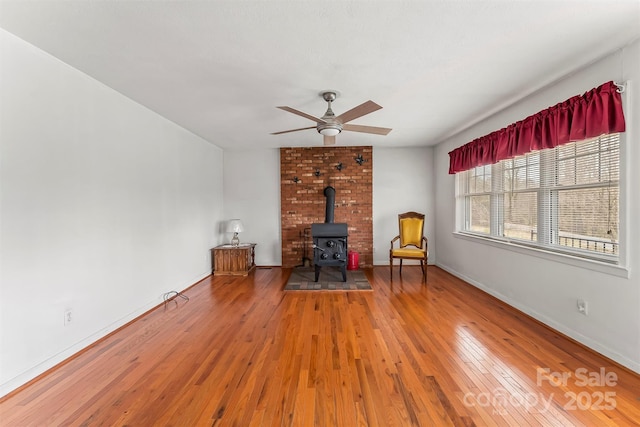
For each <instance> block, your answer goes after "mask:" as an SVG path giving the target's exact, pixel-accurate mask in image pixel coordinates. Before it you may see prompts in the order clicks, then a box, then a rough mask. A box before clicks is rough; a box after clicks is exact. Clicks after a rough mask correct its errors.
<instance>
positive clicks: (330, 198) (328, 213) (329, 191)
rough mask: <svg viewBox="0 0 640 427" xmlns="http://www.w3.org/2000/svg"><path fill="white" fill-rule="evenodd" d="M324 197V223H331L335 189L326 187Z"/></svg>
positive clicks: (334, 203)
mask: <svg viewBox="0 0 640 427" xmlns="http://www.w3.org/2000/svg"><path fill="white" fill-rule="evenodd" d="M324 197H326V198H327V205H326V207H325V214H324V222H325V223H332V222H333V211H334V208H335V205H336V189H335V188H333V187H331V186H328V187H326V188H325V189H324Z"/></svg>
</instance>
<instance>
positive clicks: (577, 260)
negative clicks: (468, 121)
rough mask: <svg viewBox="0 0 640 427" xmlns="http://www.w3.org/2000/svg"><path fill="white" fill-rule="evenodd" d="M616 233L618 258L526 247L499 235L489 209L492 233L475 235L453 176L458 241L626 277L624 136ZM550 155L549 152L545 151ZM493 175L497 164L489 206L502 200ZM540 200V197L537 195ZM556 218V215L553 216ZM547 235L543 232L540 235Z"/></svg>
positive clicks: (499, 173)
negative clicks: (478, 243)
mask: <svg viewBox="0 0 640 427" xmlns="http://www.w3.org/2000/svg"><path fill="white" fill-rule="evenodd" d="M619 144H620V145H619V153H620V159H619V181H618V189H619V195H620V196H619V197H620V198H619V206H618V209H619V230H618V233H619V234H618V255H617V257H612V256H607V255H604V256H602V255H598V254H597V253H587V254H585V253H579V252H574V251H571V250H566V251H565V250H561V249H559V248H557V247H553V248H550V247H548V246H545V245H538V244H533V245H531V244H527V242H526V241H521V240H516V239H509V238H505V237H503V236H502V229H501V228H502V218H499V217H497V216H495V215H494V214H493V211H494V209H493V208H492V215H491V231H490V234H482V233H475V232H473V231H468V230H467V228H468V227H467V225H466V221H467V206H466V204H467V197H465V196H464V195H462V194H461V179H462V174H456V179H455V191H456V230H455V231H454V236H455V237H457V238H461V239H465V240H471V241H474V242H480V243H482V244H487V245H491V246H496V247H499V248H503V249H509V250H512V251H516V252H521V253H524V254H527V255H533V256H537V257H541V258H545V259H549V260H554V261H558V262H562V263H566V264H571V265H575V266H578V267H583V268H588V269H592V270H596V271H601V272H605V273H610V274H613V275H616V276H620V277H627V278H628V277H629V270H628V268H627V251H626V234H627V233H626V230H627V226H626V224H627V221H628V218H627V209H626V205H627V197H628V188H629V187H628V183H627V170H628V167H629V166H628V160H627V157H628V156H626V151H627V148H626V145H627V142H626V133H620V134H619ZM548 152H552V150H548ZM495 176H500V177H501V176H502V171H501V164H500V163H497V164H495V165H492V179H491V182H492V202H491V203H492V204H493V203H500V199H499V197H501V195H502V193H501V191H500V190H501V188H499V187H500V186H501V185H502V179H495V178H494V177H495ZM539 197H540V196H539ZM540 205H541V204H540V203H539V204H538V209H539V210H540V209H541V206H540ZM556 217H557V216H556ZM547 224H548V225H549V226H550V227H554V225H553V224H551V223H550V222H548V223H547ZM537 225H538V232H539V233H538V234H540V232H541V231H543V230H541V227H544V226H545V225H544V224H543V221H540V219H538V224H537ZM543 234H544V235H546V233H543Z"/></svg>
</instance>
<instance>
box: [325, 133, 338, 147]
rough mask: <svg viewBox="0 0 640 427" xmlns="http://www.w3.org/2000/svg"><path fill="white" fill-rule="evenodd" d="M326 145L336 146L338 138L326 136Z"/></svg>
mask: <svg viewBox="0 0 640 427" xmlns="http://www.w3.org/2000/svg"><path fill="white" fill-rule="evenodd" d="M324 145H336V136H335V135H334V136H327V135H325V136H324Z"/></svg>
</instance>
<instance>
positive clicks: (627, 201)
mask: <svg viewBox="0 0 640 427" xmlns="http://www.w3.org/2000/svg"><path fill="white" fill-rule="evenodd" d="M609 80H614V81H616V82H624V81H629V85H628V88H627V91H626V92H625V101H624V105H625V117H626V122H627V132H626V136H625V138H626V141H625V142H624V143H623V144H624V146H623V150H622V151H621V154H622V156H621V157H622V158H623V160H622V161H623V165H622V166H623V167H622V173H623V174H626V179H623V182H622V183H621V192H622V194H623V195H624V198H622V199H621V212H623V213H622V218H621V221H622V222H621V232H620V236H621V237H620V240H621V242H622V247H623V248H624V249H625V250H624V253H623V254H622V260H623V267H624V268H607V267H604V266H600V265H597V264H594V263H589V262H587V261H576V260H572V259H570V258H566V257H560V256H557V257H553V256H545V255H544V254H542V253H537V252H534V251H526V250H524V251H518V250H516V249H515V248H512V247H508V246H504V245H502V246H501V245H490V244H486V243H483V242H481V241H478V240H475V241H474V240H470V239H464V238H460V237H457V236H455V235H454V234H453V232H454V230H455V214H456V212H455V200H454V195H455V189H454V176H453V175H448V165H449V156H448V152H449V151H451V150H452V149H454V148H456V147H458V146H461V145H463V144H465V143H467V142H469V141H471V140H473V139H475V138H477V137H480V136H482V135H486V134H488V133H490V132H492V131H494V130H498V129H500V128H503V127H505V126H507V125H509V124H511V123H513V122H515V121H517V120H520V119H523V118H525V117H527V116H529V115H531V114H534V113H536V112H538V111H540V110H542V109H544V108H546V107H549V106H551V105H554V104H556V103H558V102H561V101H564V100H565V99H568V98H569V97H571V96H573V95H577V94H582V93H584V92H585V91H587V90H589V89H591V88H593V87H596V86H599V85H600V84H602V83H604V82H606V81H609ZM639 101H640V43H638V42H636V43H634V44H633V45H631V46H628V47H626V48H624V49H623V50H621V51H620V52H617V53H615V54H613V55H611V56H609V57H607V58H605V59H603V60H602V61H599V62H598V63H595V64H593V65H591V66H589V67H586V68H584V69H582V70H579V71H577V72H575V73H573V74H571V75H570V76H568V77H567V78H565V79H563V80H562V81H559V82H558V83H556V84H554V85H553V86H551V87H548V88H546V89H544V90H541V91H539V92H537V93H536V94H534V95H532V96H530V97H528V98H527V99H525V100H523V101H522V102H520V103H518V104H516V105H514V106H512V107H511V108H508V109H507V110H505V111H503V112H501V113H498V114H496V115H494V116H493V117H491V118H489V119H487V120H485V121H483V122H481V123H479V124H477V125H475V126H473V127H472V128H470V129H468V130H466V131H464V132H462V133H461V134H459V135H456V136H454V137H452V138H450V139H449V140H447V141H445V142H444V143H442V144H440V145H438V146H437V147H436V150H435V167H436V183H437V185H436V192H435V199H436V203H435V205H436V222H437V224H438V227H437V229H436V239H437V241H438V260H437V264H438V265H439V266H441V267H443V268H445V269H446V270H449V271H450V272H452V273H453V274H455V275H457V276H459V277H462V278H463V279H465V280H467V281H469V282H471V283H472V284H474V285H476V286H478V287H480V288H482V289H485V290H486V291H488V292H489V293H491V294H493V295H495V296H497V297H498V298H500V299H502V300H504V301H507V302H508V303H510V304H511V305H513V306H515V307H517V308H519V309H520V310H522V311H524V312H525V313H528V314H530V315H532V316H533V317H535V318H537V319H539V320H541V321H542V322H544V323H546V324H548V325H550V326H551V327H553V328H555V329H557V330H559V331H560V332H563V333H565V334H566V335H568V336H570V337H572V338H574V339H576V340H578V341H580V342H582V343H584V344H586V345H587V346H589V347H591V348H593V349H595V350H596V351H599V352H600V353H602V354H604V355H605V356H608V357H610V358H611V359H614V360H616V361H617V362H619V363H621V364H623V365H625V366H627V367H629V368H631V369H633V370H635V371H636V372H640V280H639V279H638V276H637V274H636V273H635V270H636V269H638V268H639V267H640V227H638V222H637V220H636V218H638V217H640V197H638V193H637V186H638V183H639V182H640V168H638V167H637V165H638V163H639V162H640V144H638V139H639V137H640V114H639V112H638V105H640V104H639ZM516 277H517V278H516ZM578 298H583V299H585V300H587V301H588V303H589V314H588V316H584V315H581V314H579V313H578V312H577V309H576V300H577V299H578Z"/></svg>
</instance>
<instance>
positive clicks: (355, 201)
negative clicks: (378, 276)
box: [280, 147, 373, 267]
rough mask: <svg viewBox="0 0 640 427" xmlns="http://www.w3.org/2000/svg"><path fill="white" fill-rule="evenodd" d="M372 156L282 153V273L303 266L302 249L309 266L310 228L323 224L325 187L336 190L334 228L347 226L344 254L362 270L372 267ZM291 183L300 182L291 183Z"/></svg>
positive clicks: (340, 151) (363, 151)
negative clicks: (355, 259) (352, 253)
mask: <svg viewBox="0 0 640 427" xmlns="http://www.w3.org/2000/svg"><path fill="white" fill-rule="evenodd" d="M372 151H373V150H372V148H371V147H332V148H325V147H314V148H281V149H280V212H281V229H282V266H283V267H295V266H297V265H301V264H302V258H303V256H304V248H305V246H306V251H307V252H306V254H307V257H308V258H310V259H311V260H312V261H311V263H310V264H312V262H313V249H312V248H311V232H310V230H309V228H310V227H311V224H312V223H320V222H324V220H325V218H324V216H325V206H326V198H325V197H324V189H325V187H327V186H331V187H333V188H335V190H336V200H335V213H334V222H346V223H347V226H348V228H349V237H348V250H350V251H356V252H358V254H359V264H360V267H370V266H373V207H372V198H373V196H372V190H373V188H372V184H373V174H372V169H373V159H372ZM358 155H360V156H362V157H363V158H364V160H365V161H364V163H362V165H359V164H358V163H357V162H356V161H355V159H356V157H357V156H358ZM339 163H342V170H338V168H337V166H338V164H339ZM317 172H319V176H316V173H317ZM294 177H298V179H299V180H300V181H299V182H298V183H295V182H294V181H293V180H294ZM305 229H307V230H306V231H307V233H308V235H309V236H308V239H305V238H304V234H305Z"/></svg>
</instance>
